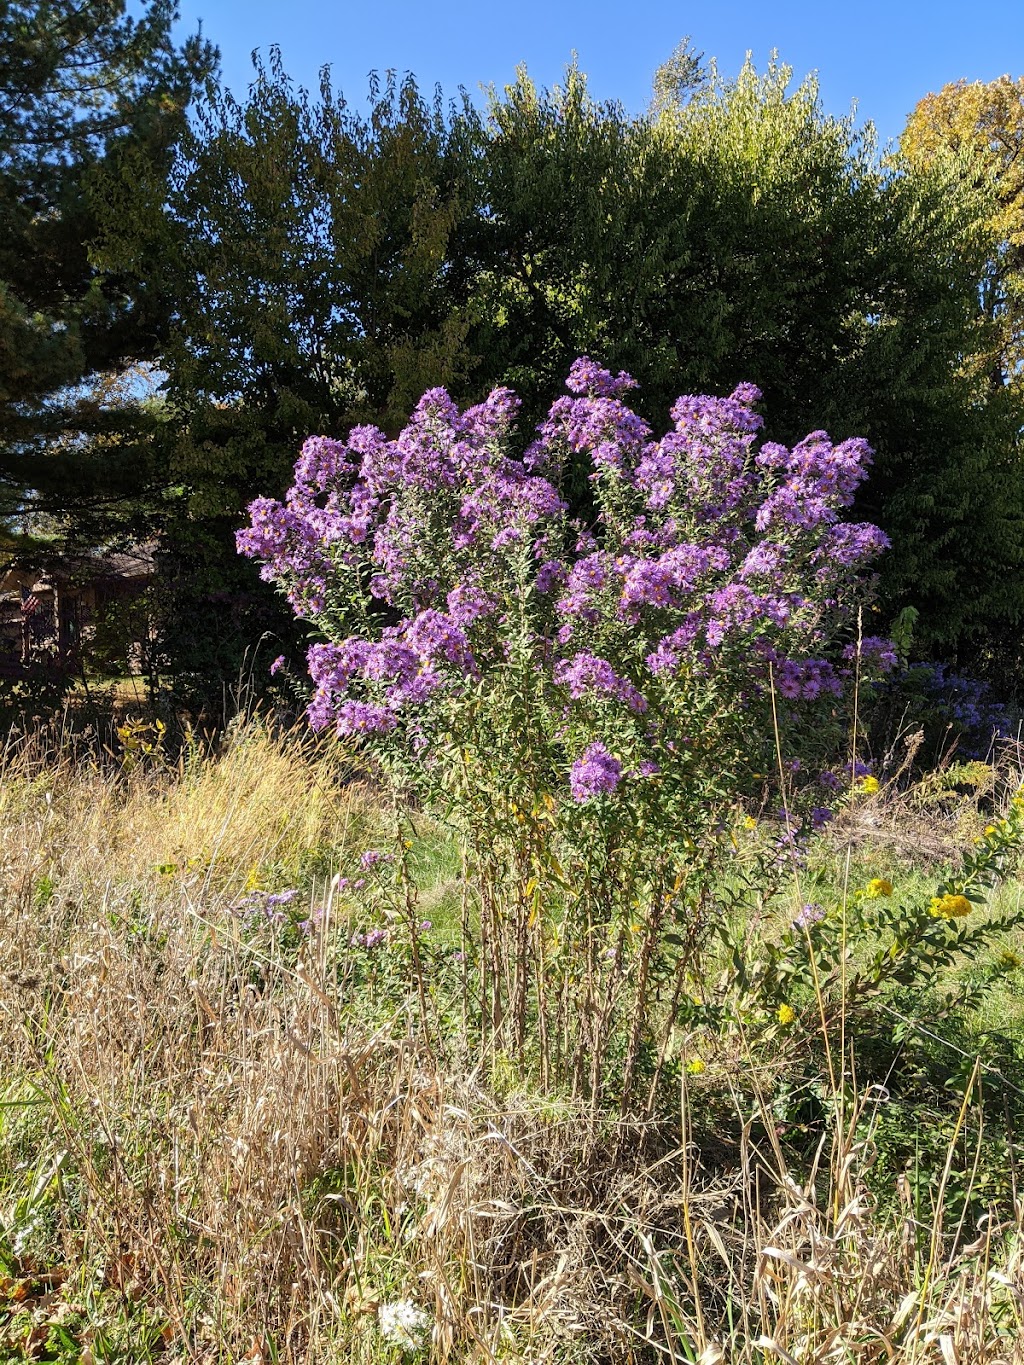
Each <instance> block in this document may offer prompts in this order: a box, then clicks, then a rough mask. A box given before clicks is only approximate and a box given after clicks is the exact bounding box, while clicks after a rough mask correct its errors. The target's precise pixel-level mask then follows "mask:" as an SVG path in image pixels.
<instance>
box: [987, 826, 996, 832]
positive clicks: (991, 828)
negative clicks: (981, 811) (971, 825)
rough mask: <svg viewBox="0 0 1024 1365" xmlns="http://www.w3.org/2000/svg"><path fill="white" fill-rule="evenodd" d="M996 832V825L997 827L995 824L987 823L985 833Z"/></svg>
mask: <svg viewBox="0 0 1024 1365" xmlns="http://www.w3.org/2000/svg"><path fill="white" fill-rule="evenodd" d="M995 832H996V827H995V825H986V826H985V833H986V834H995Z"/></svg>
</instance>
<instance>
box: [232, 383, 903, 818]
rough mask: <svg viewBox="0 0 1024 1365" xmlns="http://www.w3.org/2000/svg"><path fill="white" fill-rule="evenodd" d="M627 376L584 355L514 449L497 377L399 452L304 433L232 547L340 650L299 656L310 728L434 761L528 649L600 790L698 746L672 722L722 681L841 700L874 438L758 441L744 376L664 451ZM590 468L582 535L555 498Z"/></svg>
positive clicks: (885, 664)
mask: <svg viewBox="0 0 1024 1365" xmlns="http://www.w3.org/2000/svg"><path fill="white" fill-rule="evenodd" d="M634 387H635V383H634V381H633V380H632V379H631V378H630V376H629V375H626V374H624V373H620V374H618V375H613V374H611V373H610V372H609V371H607V370H605V369H603V368H601V367H600V366H599V365H598V364H597V363H596V362H594V361H593V360H591V359H590V358H589V357H586V356H584V357H581V358H580V359H579V360H577V361H576V362H575V363H574V364H573V366H572V368H571V370H570V373H569V378H568V381H567V388H568V394H567V395H566V396H564V397H562V398H559V399H558V400H557V401H556V402H555V403H554V404H553V406H552V408H551V410H550V412H549V414H548V416H547V418H546V419H545V420H544V421H543V422H542V423H541V424H540V426H539V427H538V429H537V433H536V439H535V440H534V441H533V442H532V444H531V445H530V446H529V447H528V448H527V450H526V452H525V454H524V456H523V458H522V459H516V458H513V457H512V456H511V455H510V454H509V453H508V451H509V438H510V435H511V432H512V428H513V424H514V421H515V418H516V413H517V410H518V406H519V400H518V399H517V398H516V397H515V395H514V394H512V393H511V392H510V391H509V390H508V389H504V388H499V389H495V390H494V391H493V392H492V393H491V394H490V395H489V396H488V398H487V399H486V400H485V401H484V402H483V403H480V404H478V405H476V406H475V407H471V408H469V409H467V410H466V411H465V412H460V410H459V409H458V407H457V406H456V404H455V403H454V402H453V401H452V400H451V398H450V397H449V396H448V394H447V393H446V392H445V391H444V390H443V389H432V390H430V391H429V392H428V393H426V394H425V395H424V396H423V398H422V399H421V400H420V402H419V404H418V405H417V407H416V409H415V411H414V413H413V414H412V417H411V419H410V422H409V424H408V426H407V427H406V428H405V430H404V431H402V432H401V433H400V434H399V435H398V436H397V437H396V438H395V439H394V440H389V439H388V438H387V437H386V436H385V435H384V434H383V433H382V432H381V431H379V430H377V429H376V428H373V427H357V428H355V429H354V430H353V431H352V432H351V433H350V435H349V437H348V439H347V441H344V442H338V441H333V440H330V439H327V438H324V437H314V438H311V439H310V440H308V441H307V442H306V444H305V445H304V446H303V448H302V453H301V455H300V458H299V460H298V462H297V464H296V466H295V479H294V484H293V486H292V487H291V488H290V489H289V490H288V493H287V494H286V496H285V499H284V501H283V502H280V503H279V502H275V501H273V500H271V499H267V498H260V499H257V500H256V501H255V502H254V503H253V504H252V506H251V508H250V514H251V524H250V526H249V527H248V528H246V530H244V531H241V532H239V533H238V546H239V550H240V551H241V552H242V553H244V554H246V555H249V556H250V557H252V558H255V559H258V560H260V561H261V562H262V565H263V568H262V573H263V575H264V577H266V578H268V579H271V580H274V581H276V582H279V583H281V584H282V585H283V586H284V588H285V590H286V591H287V593H288V596H289V599H290V601H291V602H292V603H293V605H294V607H295V610H296V611H297V612H298V613H299V614H300V615H305V616H311V617H313V618H315V619H316V620H317V621H318V623H319V624H320V625H321V626H322V627H323V629H324V633H325V634H326V635H327V636H328V638H327V640H326V641H325V642H324V643H320V644H315V645H313V646H312V647H311V648H310V650H309V653H308V662H309V671H310V675H311V677H312V679H313V683H314V685H315V692H314V696H313V700H312V702H311V703H310V707H309V718H310V721H311V723H312V725H313V726H314V727H315V728H317V729H322V728H325V727H331V726H333V727H334V729H335V730H336V731H337V733H338V734H339V735H344V736H350V737H356V738H366V739H371V740H375V741H378V742H380V741H387V743H389V744H392V745H396V746H401V747H402V749H403V751H404V752H408V751H409V750H410V748H411V749H412V750H413V751H414V752H415V753H416V754H420V755H423V754H425V753H429V752H430V751H431V750H432V748H433V746H434V745H435V743H436V741H437V740H439V739H441V740H444V739H446V738H447V737H451V736H452V734H453V733H454V730H453V727H455V729H457V727H458V724H459V723H466V724H469V723H470V722H469V721H468V720H466V717H468V716H469V715H471V714H472V712H473V706H474V705H475V702H474V701H473V699H474V698H479V697H481V696H486V695H490V694H491V693H492V692H493V690H494V689H500V688H501V687H503V686H504V685H505V682H506V680H507V679H508V678H509V676H510V674H509V670H510V667H511V666H512V662H513V660H518V661H523V660H525V661H526V662H527V666H528V668H529V670H530V671H531V672H532V674H533V676H534V677H535V678H540V679H542V680H543V681H542V687H543V688H544V689H546V701H545V705H547V706H549V709H550V714H552V715H555V716H560V717H561V719H560V720H559V721H558V724H557V727H556V728H557V733H555V734H554V739H553V740H552V743H553V744H555V746H556V747H560V753H561V761H563V762H564V761H565V758H564V755H565V753H566V752H568V753H570V754H571V753H576V754H579V755H580V756H579V757H577V758H576V760H575V762H573V763H572V765H571V772H570V773H569V788H570V791H571V793H572V796H573V797H574V799H576V800H577V801H586V800H589V799H590V798H591V797H594V796H598V795H607V794H609V793H611V792H613V791H615V790H616V789H617V788H618V787H619V786H620V784H621V783H623V782H627V783H628V782H631V781H633V780H634V779H635V777H636V776H637V775H639V774H641V773H642V772H644V771H648V770H659V769H660V770H662V771H664V770H665V768H666V765H667V764H668V765H670V764H671V763H672V762H673V761H674V759H673V755H675V754H678V753H681V752H682V751H683V749H684V748H685V747H686V743H688V741H686V742H684V741H683V740H682V738H681V737H680V735H681V733H685V731H684V732H680V731H679V730H678V729H676V730H673V728H672V726H671V725H669V724H668V723H667V721H666V719H665V717H666V715H667V711H666V708H669V709H670V708H671V707H678V706H680V705H682V704H683V700H681V699H685V697H686V696H687V695H692V689H694V688H695V687H697V688H699V687H701V686H704V685H706V684H707V683H709V682H710V681H711V680H714V681H715V684H716V686H717V687H719V688H720V689H721V688H723V687H724V688H727V689H728V691H729V694H730V695H732V696H733V697H734V698H736V699H741V698H742V702H741V705H740V708H739V709H742V706H743V705H747V704H749V703H750V701H751V699H756V698H758V697H763V696H766V695H767V694H768V690H769V686H770V685H774V686H775V688H776V689H777V692H778V694H779V695H780V696H781V697H782V698H783V699H785V700H786V701H787V702H788V703H791V704H793V705H795V704H797V703H804V702H807V703H811V702H814V701H815V700H816V699H818V698H823V697H828V698H830V697H835V696H837V695H839V693H840V692H841V691H842V689H843V687H844V685H845V682H846V680H847V677H848V676H849V675H850V674H852V672H853V667H852V665H854V664H855V658H856V656H857V654H858V651H857V649H856V647H852V652H851V649H849V648H848V649H847V650H846V652H845V658H843V657H842V654H843V651H842V645H841V643H840V644H839V646H838V647H837V646H836V643H835V642H836V640H837V638H838V639H839V640H840V641H841V640H842V630H843V629H844V628H845V629H846V639H847V640H848V639H849V638H850V631H849V625H848V621H849V605H848V599H849V598H850V596H851V593H850V588H851V586H852V585H854V583H855V580H856V575H857V573H858V572H859V571H860V570H861V569H862V568H863V567H864V566H865V565H867V564H868V563H869V562H870V560H871V559H872V558H874V557H875V556H876V555H877V554H878V553H879V552H880V551H881V550H883V549H884V548H885V546H886V544H887V541H886V539H885V536H884V535H883V533H882V532H881V531H880V530H879V529H878V528H877V527H875V526H871V525H868V524H848V523H844V522H842V521H841V516H842V514H843V511H844V509H846V508H848V507H849V506H850V504H851V501H852V499H853V496H854V493H855V491H856V489H857V487H858V485H859V484H860V482H861V480H862V479H863V478H864V477H865V476H866V473H867V469H868V466H869V465H870V461H871V455H870V451H869V449H868V447H867V445H866V444H865V443H864V442H863V441H859V440H848V441H844V442H842V443H841V444H840V445H836V446H834V445H833V444H832V443H831V442H830V441H829V439H828V437H827V436H826V435H825V433H824V432H820V431H819V432H814V433H812V434H811V435H810V436H808V437H807V438H806V439H805V440H803V441H801V442H800V443H799V444H798V445H796V446H794V447H793V449H792V450H789V449H787V448H785V447H784V446H781V445H778V444H775V443H771V442H764V443H762V444H761V445H760V447H759V448H758V446H757V441H758V438H759V433H760V430H761V426H762V419H761V417H760V416H759V414H758V413H757V411H756V405H757V403H758V402H759V400H760V397H761V395H760V393H759V391H758V390H757V389H756V388H755V387H754V386H753V385H750V384H741V385H739V386H738V387H737V388H736V389H735V390H734V392H733V393H732V394H731V395H730V396H729V397H727V398H714V397H709V396H706V395H697V396H684V397H682V398H680V399H679V400H678V401H677V402H676V404H675V405H674V407H673V409H672V422H673V426H672V428H671V430H669V431H668V432H667V434H665V435H664V436H662V437H661V438H660V439H655V438H654V435H653V433H652V431H651V428H650V427H649V426H648V425H647V423H646V422H645V421H644V420H643V419H642V418H640V417H639V416H638V415H637V414H636V413H635V412H633V411H632V409H631V408H630V407H629V406H628V405H627V402H626V398H627V396H628V394H629V391H630V390H631V389H632V388H634ZM581 461H584V462H588V463H589V470H590V478H591V482H592V485H593V490H594V502H595V505H596V508H597V514H596V516H595V519H594V521H593V522H592V524H591V525H589V526H584V525H581V524H579V523H577V522H574V521H572V520H571V519H570V517H569V513H568V509H567V506H566V504H565V502H564V501H563V499H562V497H561V495H560V493H559V488H558V485H559V480H560V479H561V477H562V474H563V472H564V471H565V470H566V468H567V466H568V465H569V464H570V462H573V463H575V464H577V465H578V464H579V463H580V462H581ZM349 604H351V605H349ZM844 604H845V605H844ZM844 612H846V613H847V617H846V624H845V626H844V619H843V613H844ZM346 631H347V632H352V633H346ZM859 659H860V661H861V664H862V665H863V664H864V663H870V665H871V667H872V668H874V669H876V670H878V671H879V672H884V671H885V670H887V669H889V668H891V667H892V666H893V664H894V662H895V655H894V652H893V650H892V647H891V646H890V645H889V643H888V642H887V641H884V640H877V639H870V640H864V641H862V642H861V645H860V649H859ZM688 689H689V691H688ZM605 702H610V703H613V704H614V705H611V706H608V705H604V704H596V703H605ZM460 708H461V709H460ZM459 716H462V717H463V722H459V720H458V717H459ZM616 727H617V728H616ZM673 735H674V736H675V737H673ZM389 736H391V737H392V738H391V739H390V740H388V737H389ZM609 744H610V745H611V746H612V747H611V748H609V747H608V746H609ZM613 750H614V752H615V753H616V754H620V755H621V757H613V754H612V751H613ZM645 765H646V766H645Z"/></svg>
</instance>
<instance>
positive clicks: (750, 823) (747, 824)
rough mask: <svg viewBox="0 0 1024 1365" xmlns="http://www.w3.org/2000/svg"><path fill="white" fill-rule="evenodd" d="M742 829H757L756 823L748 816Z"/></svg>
mask: <svg viewBox="0 0 1024 1365" xmlns="http://www.w3.org/2000/svg"><path fill="white" fill-rule="evenodd" d="M743 828H744V829H757V821H756V820H755V819H754V817H753V816H752V815H748V816H747V818H746V819H745V820H744V821H743Z"/></svg>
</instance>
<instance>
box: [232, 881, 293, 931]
mask: <svg viewBox="0 0 1024 1365" xmlns="http://www.w3.org/2000/svg"><path fill="white" fill-rule="evenodd" d="M298 894H299V893H298V890H297V889H296V888H294V887H291V888H289V889H288V890H287V891H273V892H271V891H250V892H249V893H248V895H246V896H243V897H242V899H241V900H240V901H238V903H237V904H236V905H235V906H234V907H233V909H234V912H235V914H236V915H238V916H239V917H240V918H241V919H244V920H246V921H248V922H249V923H250V924H258V923H261V922H263V921H265V922H266V923H268V924H284V923H285V921H286V920H287V919H288V915H287V914H286V912H285V910H284V906H286V905H290V904H291V903H292V901H293V900H294V899H295V897H296V896H297V895H298Z"/></svg>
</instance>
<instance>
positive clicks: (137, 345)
mask: <svg viewBox="0 0 1024 1365" xmlns="http://www.w3.org/2000/svg"><path fill="white" fill-rule="evenodd" d="M175 19H176V10H175V7H174V4H173V3H172V2H171V0H150V3H147V4H146V5H145V6H143V7H142V12H141V14H140V15H139V16H138V17H137V18H131V17H128V15H127V5H126V4H125V3H124V0H101V3H96V4H89V5H81V4H77V3H73V2H72V0H37V3H26V2H24V0H22V2H20V3H15V4H9V5H5V6H4V7H3V10H2V14H0V225H2V231H0V544H2V545H3V546H4V547H5V548H14V549H20V550H22V551H24V550H25V549H26V548H30V547H31V546H32V545H33V543H35V545H36V548H39V545H40V544H41V543H42V544H45V542H46V540H47V539H49V538H51V537H52V535H53V533H55V532H65V533H66V532H69V531H70V532H71V533H72V534H73V538H74V539H76V540H77V541H78V543H80V544H82V543H84V544H86V545H88V544H95V543H96V542H97V541H98V540H103V539H105V538H109V537H110V535H111V534H112V531H113V529H114V524H118V523H119V522H120V521H121V518H122V517H123V516H124V515H125V513H126V512H127V517H128V521H129V531H130V533H132V534H136V535H137V534H139V532H140V531H144V530H145V529H146V517H145V516H144V515H143V516H140V515H138V514H139V513H143V512H144V510H145V509H144V508H143V507H141V506H140V505H139V500H140V499H141V498H144V497H145V496H146V494H147V485H148V484H149V483H150V481H151V476H152V473H153V466H152V461H151V460H150V459H149V458H148V455H147V446H148V443H149V438H150V434H151V427H152V419H151V417H149V416H147V414H145V413H144V412H143V411H142V410H140V408H139V405H138V403H137V402H128V403H126V402H124V401H117V398H116V395H115V398H114V400H113V401H111V389H112V388H113V389H115V390H116V388H117V385H116V382H115V381H113V380H111V379H109V378H106V377H105V376H110V375H115V376H116V375H118V374H122V373H123V372H125V370H126V369H128V368H129V367H130V366H132V365H133V364H136V363H137V362H140V361H148V360H152V359H153V358H155V357H156V356H157V355H159V352H160V347H161V345H162V342H163V340H164V337H165V335H166V318H167V300H166V297H165V296H163V295H162V294H161V293H160V292H159V291H156V290H154V289H153V288H152V285H151V281H150V280H148V279H146V278H143V277H140V276H139V275H138V274H137V273H135V272H132V271H130V270H129V271H116V270H114V271H111V270H102V269H100V268H98V266H97V263H96V260H95V257H94V254H93V251H92V244H93V240H94V238H95V237H96V235H97V232H98V230H99V228H98V223H97V206H98V203H99V202H101V201H103V200H104V199H105V197H106V192H107V184H108V177H109V176H110V175H111V174H112V173H113V171H114V168H115V167H116V166H117V165H118V164H119V163H120V162H122V161H123V160H125V159H127V158H132V159H133V160H134V161H135V162H136V163H137V164H139V165H144V166H145V167H146V168H147V170H148V172H149V174H150V175H151V176H154V177H157V178H159V177H160V176H161V175H163V176H166V173H167V171H168V169H169V167H170V164H171V161H172V159H173V146H174V142H175V140H176V138H177V137H178V136H179V135H180V132H181V130H182V127H183V125H184V110H185V107H186V105H187V104H188V102H189V100H190V99H191V98H192V95H193V93H194V91H195V89H196V87H197V85H198V83H199V82H200V81H202V80H203V79H205V77H206V76H207V74H208V73H209V72H210V71H211V69H212V67H213V64H214V62H215V57H216V54H215V53H214V51H213V50H212V49H211V48H210V46H209V45H208V44H206V43H204V42H202V41H201V40H200V39H198V38H197V39H191V40H189V41H187V42H186V43H185V44H184V45H183V46H178V45H176V43H175V42H174V41H173V39H172V36H171V28H172V24H173V22H174V20H175ZM122 397H123V395H122ZM72 512H73V522H72V523H71V524H70V525H69V524H68V521H67V518H68V515H69V513H72ZM112 519H113V524H112ZM33 532H35V533H36V534H35V535H33ZM40 533H42V534H40ZM46 533H49V534H46Z"/></svg>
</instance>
